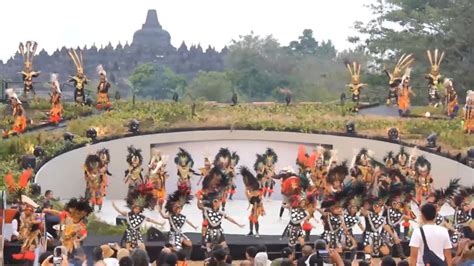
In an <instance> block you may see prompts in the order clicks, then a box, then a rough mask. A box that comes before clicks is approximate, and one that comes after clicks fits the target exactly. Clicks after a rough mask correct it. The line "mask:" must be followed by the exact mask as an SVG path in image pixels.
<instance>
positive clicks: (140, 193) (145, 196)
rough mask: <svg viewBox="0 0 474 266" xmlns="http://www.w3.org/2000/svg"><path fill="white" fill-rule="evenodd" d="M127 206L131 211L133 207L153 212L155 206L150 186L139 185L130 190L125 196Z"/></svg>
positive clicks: (151, 186)
mask: <svg viewBox="0 0 474 266" xmlns="http://www.w3.org/2000/svg"><path fill="white" fill-rule="evenodd" d="M126 202H127V206H128V207H129V208H130V209H132V208H133V207H134V206H138V207H140V208H142V209H147V208H148V209H150V210H153V209H154V208H155V206H156V198H155V197H154V194H153V185H152V184H141V185H138V186H137V187H135V188H133V189H130V190H129V192H128V194H127V199H126Z"/></svg>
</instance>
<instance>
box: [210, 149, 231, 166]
mask: <svg viewBox="0 0 474 266" xmlns="http://www.w3.org/2000/svg"><path fill="white" fill-rule="evenodd" d="M230 160H231V154H230V151H229V149H228V148H220V149H219V152H217V154H216V156H215V157H214V165H215V166H220V165H221V164H222V163H224V161H225V162H226V163H227V164H229V163H230Z"/></svg>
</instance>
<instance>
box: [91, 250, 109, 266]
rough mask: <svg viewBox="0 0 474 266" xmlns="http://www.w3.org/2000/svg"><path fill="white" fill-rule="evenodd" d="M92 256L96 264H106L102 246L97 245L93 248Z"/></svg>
mask: <svg viewBox="0 0 474 266" xmlns="http://www.w3.org/2000/svg"><path fill="white" fill-rule="evenodd" d="M92 256H93V261H94V266H106V265H105V262H104V255H103V254H102V249H101V248H100V247H95V248H94V249H93V250H92Z"/></svg>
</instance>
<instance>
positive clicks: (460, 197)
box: [454, 186, 474, 207]
mask: <svg viewBox="0 0 474 266" xmlns="http://www.w3.org/2000/svg"><path fill="white" fill-rule="evenodd" d="M473 195H474V186H471V187H463V188H461V189H460V190H459V192H458V193H457V194H456V196H454V204H455V207H461V205H462V203H463V202H464V201H466V200H467V199H468V198H469V197H472V196H473Z"/></svg>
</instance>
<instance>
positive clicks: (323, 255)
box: [306, 239, 344, 266]
mask: <svg viewBox="0 0 474 266" xmlns="http://www.w3.org/2000/svg"><path fill="white" fill-rule="evenodd" d="M324 263H326V264H329V263H332V264H334V265H336V266H344V261H343V260H342V258H341V256H340V255H339V253H337V252H336V251H335V250H333V249H327V247H326V241H324V240H322V239H318V240H316V242H314V252H313V254H312V255H311V256H310V257H309V258H308V260H307V261H306V265H311V266H312V265H323V264H324Z"/></svg>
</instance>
